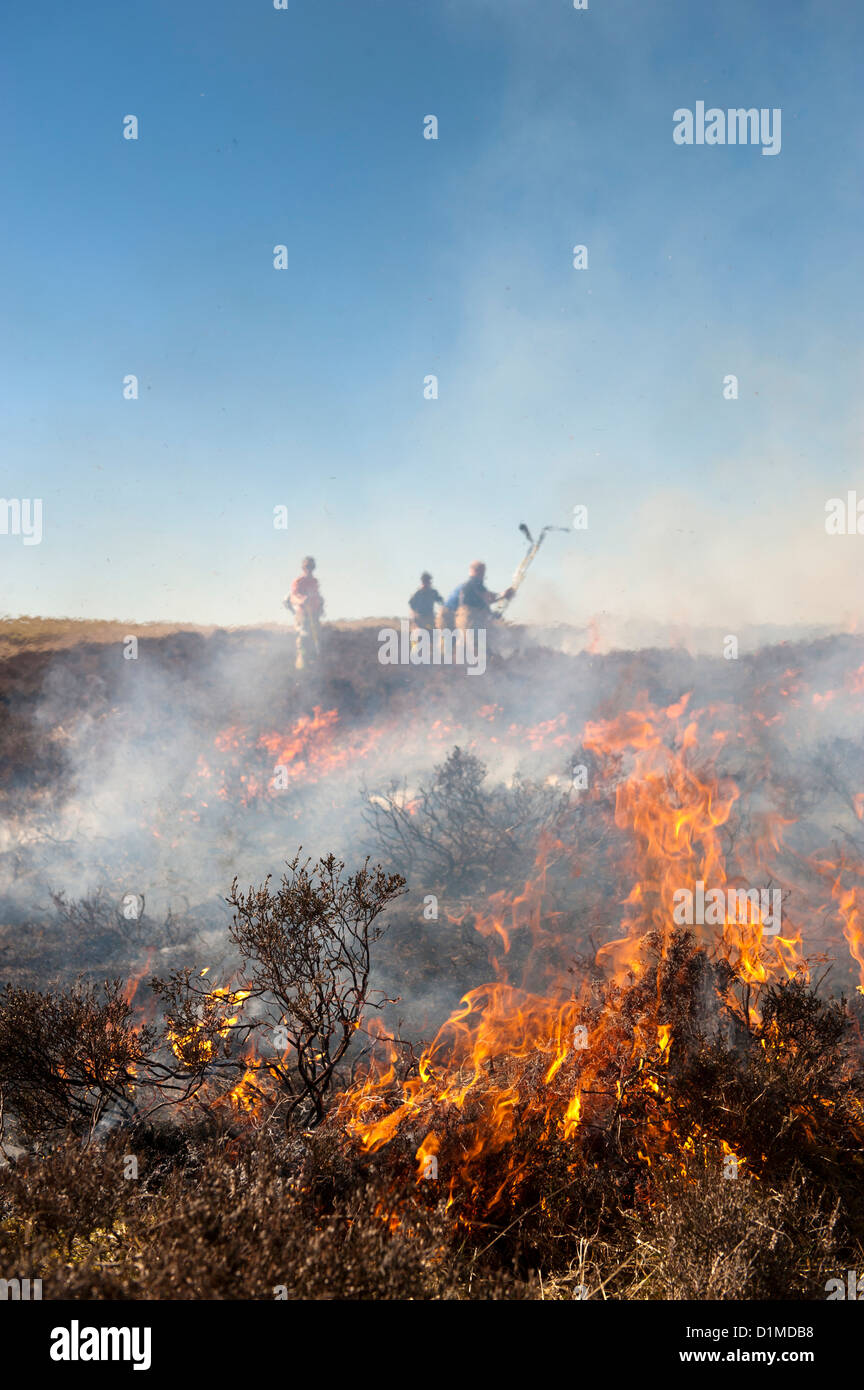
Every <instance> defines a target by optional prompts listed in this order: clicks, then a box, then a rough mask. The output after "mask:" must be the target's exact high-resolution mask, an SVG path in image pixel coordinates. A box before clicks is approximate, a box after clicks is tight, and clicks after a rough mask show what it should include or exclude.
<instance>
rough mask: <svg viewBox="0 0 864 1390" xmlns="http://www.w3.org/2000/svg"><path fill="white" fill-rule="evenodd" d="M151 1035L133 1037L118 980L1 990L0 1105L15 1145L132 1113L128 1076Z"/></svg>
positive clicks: (134, 1080) (88, 1132) (87, 1134)
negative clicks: (49, 990) (50, 990)
mask: <svg viewBox="0 0 864 1390" xmlns="http://www.w3.org/2000/svg"><path fill="white" fill-rule="evenodd" d="M151 1041H152V1035H151V1033H150V1030H149V1029H147V1028H143V1029H136V1028H135V1026H134V1025H133V1019H132V1009H131V1007H130V1005H129V1004H128V1003H127V1001H126V998H125V997H124V994H123V991H122V982H121V981H119V980H114V981H108V982H106V983H105V984H104V985H103V986H102V987H101V989H97V988H96V987H95V986H93V985H90V984H87V983H79V984H77V985H75V986H73V987H71V988H69V989H65V990H61V991H57V992H56V993H45V994H42V993H39V992H38V991H36V990H29V989H21V988H16V987H15V986H13V985H7V987H6V989H5V990H4V991H3V993H2V995H0V1099H2V1104H3V1110H4V1113H5V1116H6V1118H7V1120H11V1122H12V1124H13V1125H14V1127H15V1130H16V1132H17V1134H18V1136H19V1137H20V1138H22V1139H33V1140H43V1139H46V1138H49V1137H50V1136H52V1135H58V1134H62V1133H65V1132H71V1133H74V1134H77V1135H79V1136H80V1137H82V1138H83V1139H85V1140H86V1141H89V1140H90V1139H92V1137H93V1134H94V1131H95V1130H96V1128H97V1126H98V1125H99V1124H100V1121H103V1120H104V1121H109V1120H114V1121H116V1120H123V1119H129V1118H130V1117H131V1116H132V1115H134V1113H135V1109H136V1102H135V1091H136V1087H137V1085H138V1076H137V1075H136V1068H137V1067H139V1066H140V1065H142V1064H143V1063H144V1061H145V1058H146V1054H147V1050H148V1047H149V1045H150V1042H151Z"/></svg>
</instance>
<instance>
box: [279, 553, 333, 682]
mask: <svg viewBox="0 0 864 1390" xmlns="http://www.w3.org/2000/svg"><path fill="white" fill-rule="evenodd" d="M300 570H301V573H300V574H299V575H298V576H297V578H296V579H295V580H294V582H293V584H292V585H291V591H290V593H289V594H288V596H287V598H286V599H285V607H286V608H289V609H290V610H291V612H292V613H293V614H294V625H295V627H296V629H297V663H296V664H297V670H298V671H302V670H303V668H304V667H305V666H307V665H308V664H309V662H310V660H317V658H318V654H319V651H320V646H321V615H322V614H323V612H324V600H323V598H322V597H321V590H320V589H319V587H318V580H317V579H316V578H315V561H314V559H313V558H312V556H311V555H306V556H305V557H304V559H303V561H302V563H301V565H300Z"/></svg>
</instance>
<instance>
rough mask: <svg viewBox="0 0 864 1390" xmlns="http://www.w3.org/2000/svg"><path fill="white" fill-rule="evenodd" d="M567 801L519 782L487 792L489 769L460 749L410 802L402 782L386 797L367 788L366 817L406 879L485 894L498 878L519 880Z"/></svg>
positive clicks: (382, 848)
mask: <svg viewBox="0 0 864 1390" xmlns="http://www.w3.org/2000/svg"><path fill="white" fill-rule="evenodd" d="M561 803H562V797H561V795H560V793H558V792H555V791H553V790H552V789H551V788H549V787H538V786H536V785H534V784H533V783H531V782H527V781H523V780H522V779H518V778H517V779H516V780H514V782H513V783H512V784H511V785H510V786H509V787H504V786H497V787H490V786H487V785H486V767H485V764H484V763H482V762H481V761H480V759H479V758H476V757H475V756H474V755H473V754H472V753H465V752H464V751H463V750H462V749H461V748H454V749H453V751H452V752H451V753H450V754H448V756H447V759H446V760H445V762H443V763H441V764H440V765H439V766H438V767H436V768H435V769H434V771H433V773H432V777H431V780H430V781H429V782H428V783H425V784H423V785H421V786H420V787H419V789H418V790H417V792H416V793H413V794H412V795H410V796H409V795H408V793H407V789H406V787H405V786H404V784H400V783H398V782H393V783H391V784H390V786H389V788H388V789H387V791H386V792H384V793H381V794H374V795H370V794H369V792H368V790H367V792H366V806H365V810H364V818H365V820H366V823H367V825H368V826H369V827H370V828H371V830H372V831H373V834H374V836H375V840H376V843H377V844H378V845H379V846H380V848H381V851H382V852H383V853H384V854H385V855H386V857H387V859H388V862H390V863H392V864H394V865H395V866H396V867H397V868H398V869H399V870H400V872H401V873H403V874H405V875H406V877H410V876H412V875H416V877H417V878H419V879H420V881H421V882H422V883H423V884H424V885H428V886H429V888H430V889H435V888H443V887H445V886H446V887H447V888H449V889H450V890H451V891H454V892H459V891H462V890H464V889H466V888H470V889H472V891H477V889H478V887H480V888H482V887H483V886H484V885H485V884H486V883H487V881H491V880H493V879H494V880H495V882H496V885H498V884H499V883H501V882H510V881H511V879H518V878H519V876H520V874H521V873H523V872H524V868H525V863H526V856H527V863H530V860H531V857H532V855H533V852H534V848H535V847H536V840H537V835H538V833H539V831H540V830H541V828H542V827H543V825H544V824H546V823H547V822H549V821H551V820H552V819H553V817H554V815H555V813H556V811H557V810H558V809H559V808H560V805H561Z"/></svg>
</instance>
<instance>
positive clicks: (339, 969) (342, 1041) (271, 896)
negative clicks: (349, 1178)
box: [154, 854, 405, 1124]
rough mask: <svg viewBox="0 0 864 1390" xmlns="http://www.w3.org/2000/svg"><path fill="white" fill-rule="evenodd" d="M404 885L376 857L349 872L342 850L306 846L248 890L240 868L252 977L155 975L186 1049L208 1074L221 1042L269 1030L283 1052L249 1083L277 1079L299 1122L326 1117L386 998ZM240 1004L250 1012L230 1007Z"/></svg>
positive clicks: (255, 1069) (245, 953) (240, 929)
mask: <svg viewBox="0 0 864 1390" xmlns="http://www.w3.org/2000/svg"><path fill="white" fill-rule="evenodd" d="M404 887H405V883H404V879H402V878H401V877H400V876H399V875H398V874H390V873H386V872H385V870H384V869H382V868H381V866H380V865H378V866H376V867H374V868H371V869H370V867H369V863H368V860H367V862H366V863H365V864H364V865H363V867H362V868H361V869H358V870H357V871H355V872H354V873H348V874H347V875H346V873H345V864H344V863H343V862H342V861H341V860H338V859H336V857H335V856H334V855H332V854H331V855H327V856H326V858H324V859H320V860H319V861H318V862H317V863H316V864H312V861H311V860H308V859H307V860H306V861H305V863H304V862H301V860H300V856H299V854H297V855H295V857H294V858H293V859H292V860H291V861H290V863H289V864H288V872H287V874H283V875H282V881H281V884H280V886H279V888H278V889H277V890H276V891H275V892H274V891H273V890H271V887H270V879H269V877H268V878H267V880H266V881H265V882H264V883H263V884H262V885H261V886H260V887H258V888H250V889H249V890H248V891H247V892H242V891H240V889H239V887H238V882H237V880H236V879H235V880H234V883H233V885H232V888H231V893H230V895H229V897H228V902H229V903H230V904H231V906H232V907H233V908H234V909H235V914H234V919H233V924H232V927H231V933H230V934H231V939H232V941H233V943H234V945H235V946H236V947H237V950H238V952H239V954H240V957H241V960H242V962H243V966H244V973H245V975H246V977H247V978H246V979H245V981H244V984H243V986H242V988H237V989H226V988H223V989H217V990H208V989H206V988H205V987H204V986H203V985H202V984H201V983H200V981H194V980H193V979H192V978H191V976H190V973H189V972H188V971H185V972H182V973H175V975H174V976H173V977H172V979H171V981H170V982H169V983H167V984H165V983H163V982H161V981H154V985H155V987H156V989H157V991H158V992H159V993H160V994H161V995H162V997H163V999H164V1000H165V1002H166V1005H167V1013H168V1032H169V1038H170V1039H171V1041H172V1045H173V1050H174V1052H175V1055H176V1056H177V1057H178V1058H179V1059H180V1061H181V1062H182V1063H183V1064H184V1066H186V1067H188V1068H189V1069H190V1070H192V1071H198V1072H200V1073H201V1074H202V1075H203V1073H204V1072H205V1071H206V1070H207V1068H208V1067H209V1066H210V1064H211V1063H215V1062H216V1060H217V1058H218V1055H219V1052H220V1050H221V1051H222V1053H223V1055H224V1056H226V1057H227V1056H228V1055H229V1050H230V1045H231V1042H232V1040H233V1042H234V1043H235V1044H236V1043H237V1042H238V1041H240V1040H241V1039H242V1041H243V1042H244V1043H246V1042H248V1041H249V1039H250V1038H251V1037H252V1036H253V1035H254V1036H256V1037H258V1038H261V1039H263V1041H264V1043H265V1045H266V1047H267V1050H268V1051H271V1050H274V1051H275V1055H274V1056H273V1058H272V1060H269V1061H267V1062H266V1063H265V1062H256V1063H255V1064H254V1065H253V1066H252V1067H251V1068H250V1069H249V1070H248V1072H247V1078H246V1082H245V1084H246V1086H247V1087H249V1088H251V1089H252V1090H253V1091H254V1090H257V1089H258V1088H257V1084H256V1083H257V1081H258V1079H259V1078H260V1079H261V1080H263V1081H265V1082H266V1081H267V1080H268V1079H269V1080H270V1081H275V1083H276V1085H277V1088H278V1091H279V1092H280V1093H281V1097H282V1105H281V1107H280V1108H281V1109H282V1110H283V1112H284V1114H285V1116H286V1119H287V1121H288V1122H290V1121H292V1120H293V1119H297V1120H299V1122H300V1123H302V1124H308V1123H319V1122H320V1121H321V1120H322V1119H323V1117H324V1109H325V1098H326V1096H327V1093H328V1091H329V1090H330V1088H331V1087H332V1085H333V1083H334V1080H335V1078H336V1077H337V1075H338V1071H339V1067H340V1064H341V1063H342V1061H343V1059H344V1058H345V1056H346V1053H347V1052H348V1049H349V1047H350V1046H351V1044H352V1042H353V1041H354V1038H355V1034H356V1033H357V1030H358V1029H359V1027H360V1024H361V1021H362V1019H363V1016H364V1012H365V1011H366V1010H367V1009H370V1008H377V1007H380V1004H381V1003H382V1002H383V1000H382V999H380V998H378V997H376V996H375V995H374V994H371V993H370V987H369V975H370V969H371V963H372V957H371V950H372V946H373V945H374V943H375V942H376V941H377V940H378V938H379V936H380V935H381V932H382V930H383V927H382V925H381V924H380V922H379V921H378V919H379V917H380V915H381V913H382V912H383V911H384V909H385V908H386V907H387V906H388V905H389V904H390V903H392V902H393V901H394V900H395V899H396V898H398V897H399V896H400V895H401V894H402V892H403V891H404ZM241 1006H245V1007H246V1016H245V1017H244V1019H243V1021H242V1022H241V1020H240V1017H239V1015H238V1014H234V1015H233V1016H232V1017H226V1010H234V1009H235V1008H236V1009H239V1008H240V1007H241ZM259 1094H260V1092H259Z"/></svg>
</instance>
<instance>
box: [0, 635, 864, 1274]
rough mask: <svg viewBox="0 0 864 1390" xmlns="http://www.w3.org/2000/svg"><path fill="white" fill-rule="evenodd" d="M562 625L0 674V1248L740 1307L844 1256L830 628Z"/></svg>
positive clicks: (863, 933) (859, 950)
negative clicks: (679, 633)
mask: <svg viewBox="0 0 864 1390" xmlns="http://www.w3.org/2000/svg"><path fill="white" fill-rule="evenodd" d="M576 646H577V644H576V643H575V642H574V641H573V640H572V637H568V634H567V633H566V632H561V633H559V634H558V635H557V638H554V639H553V638H552V637H550V636H549V635H548V634H547V635H546V636H545V638H544V639H543V640H542V641H541V640H540V639H539V638H538V637H536V636H534V635H532V633H531V632H530V630H527V629H519V628H511V629H509V630H508V631H507V633H506V640H505V637H504V635H503V633H502V636H501V638H500V640H499V641H498V643H497V644H496V645H495V646H493V647H492V649H491V650H490V654H489V664H488V669H487V670H486V671H485V672H484V674H483V679H482V680H480V679H478V680H476V681H466V680H465V679H464V673H463V672H461V671H458V670H456V669H448V668H447V667H446V666H442V667H440V668H428V667H427V668H424V667H419V666H418V667H416V668H411V667H410V666H408V667H403V668H400V667H397V666H387V665H382V663H380V661H379V660H378V657H377V642H376V630H374V629H373V628H372V627H368V628H366V627H354V628H338V627H334V628H333V629H332V630H330V631H329V632H328V634H327V650H326V652H325V658H326V659H325V660H323V661H322V663H321V665H320V668H318V669H316V670H315V671H314V672H310V673H298V674H297V676H296V677H289V676H287V675H286V670H287V665H288V663H287V659H286V649H285V639H284V638H283V637H282V636H280V635H279V634H275V633H274V634H268V633H260V632H259V633H243V632H238V633H235V634H214V635H211V636H210V637H204V636H202V635H201V634H197V633H194V632H189V633H177V634H170V635H167V636H162V637H153V638H150V639H147V638H142V641H141V650H140V655H139V658H138V661H137V662H136V663H135V664H134V666H135V669H134V672H133V671H132V670H130V666H131V665H132V663H130V665H129V666H127V665H126V664H125V663H124V662H122V661H120V662H118V661H117V653H116V648H115V647H114V646H113V645H111V644H105V645H99V644H98V643H94V644H91V645H89V646H87V645H84V644H78V645H73V646H70V647H67V648H62V647H61V648H58V649H57V650H53V651H52V650H47V651H44V652H37V651H33V650H29V649H28V650H24V651H22V652H21V653H20V654H18V655H11V656H9V657H8V658H7V659H6V660H5V661H4V663H3V668H2V680H3V693H4V701H5V707H6V711H7V717H6V721H5V723H4V726H3V733H2V738H3V745H2V754H3V765H2V795H3V801H4V811H5V815H4V829H3V837H4V838H3V852H2V858H0V869H2V891H3V918H2V920H3V928H2V934H0V948H2V960H3V967H4V969H3V975H4V983H5V991H4V993H3V994H2V996H0V1101H2V1143H3V1153H4V1155H5V1160H4V1166H3V1168H2V1170H0V1266H2V1267H4V1268H14V1269H16V1270H19V1271H20V1273H21V1277H22V1278H23V1277H28V1278H32V1279H41V1281H42V1287H43V1288H44V1290H45V1296H46V1297H64V1296H69V1297H100V1298H194V1299H201V1298H250V1299H253V1298H273V1297H289V1298H298V1297H299V1298H303V1297H311V1298H354V1297H359V1298H403V1297H411V1298H506V1299H523V1298H525V1299H530V1298H537V1297H544V1298H564V1297H567V1298H571V1297H578V1298H588V1299H603V1298H628V1299H698V1300H713V1299H753V1300H756V1299H786V1298H796V1299H824V1298H825V1297H826V1293H825V1289H826V1286H827V1284H828V1281H830V1280H831V1279H836V1278H837V1277H838V1272H839V1274H840V1275H841V1276H842V1277H843V1278H845V1273H844V1271H846V1270H848V1269H852V1268H856V1267H858V1266H860V1265H861V1264H862V1260H864V1210H862V1195H861V1194H862V1191H864V1187H862V1182H861V1179H862V1175H864V1068H862V1064H864V1048H862V1038H861V1023H862V1019H864V754H862V750H861V746H860V739H859V738H858V736H857V733H852V732H850V731H857V730H859V729H860V727H861V719H862V713H864V642H862V641H861V639H860V638H857V637H855V636H848V637H834V638H825V639H821V640H814V641H810V642H801V643H797V644H792V643H782V644H778V645H774V646H767V647H763V648H761V649H759V650H757V651H755V652H753V653H751V654H750V655H748V656H744V657H742V658H741V659H740V660H738V661H736V662H726V661H724V660H723V659H722V658H720V659H716V658H711V657H707V656H702V657H696V656H691V655H688V654H686V653H684V652H682V651H681V650H671V649H667V650H660V649H656V650H649V651H641V652H621V651H612V652H607V653H605V654H601V653H600V652H598V651H590V652H589V651H583V650H573V648H574V647H576ZM276 672H278V673H279V678H278V679H274V673H276ZM274 689H275V690H278V691H280V692H281V693H280V694H279V696H278V697H276V698H274V697H273V695H272V691H273V690H274Z"/></svg>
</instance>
